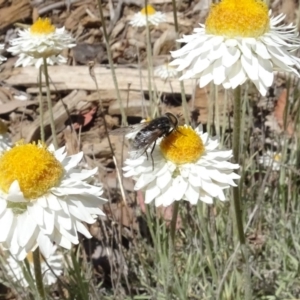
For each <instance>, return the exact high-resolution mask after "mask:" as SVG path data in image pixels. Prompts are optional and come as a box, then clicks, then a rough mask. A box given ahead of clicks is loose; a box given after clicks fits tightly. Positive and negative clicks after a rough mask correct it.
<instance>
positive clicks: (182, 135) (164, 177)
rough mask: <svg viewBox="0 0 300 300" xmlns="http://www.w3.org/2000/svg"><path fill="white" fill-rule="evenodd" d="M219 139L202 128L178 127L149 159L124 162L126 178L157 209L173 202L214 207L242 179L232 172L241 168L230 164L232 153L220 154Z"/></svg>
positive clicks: (142, 158)
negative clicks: (211, 204)
mask: <svg viewBox="0 0 300 300" xmlns="http://www.w3.org/2000/svg"><path fill="white" fill-rule="evenodd" d="M218 147H219V142H218V140H217V139H213V138H210V137H209V136H208V134H207V133H203V132H202V128H201V127H198V128H196V129H195V130H194V129H192V128H191V127H189V126H179V127H178V128H177V130H174V131H173V132H172V133H170V134H169V135H168V136H166V137H164V138H162V139H160V140H158V141H157V145H156V147H155V149H154V151H153V162H154V166H153V165H152V159H151V158H150V157H151V154H150V152H151V147H149V149H148V158H149V159H148V158H147V156H146V155H143V156H141V157H139V158H138V159H127V160H126V161H125V165H126V166H125V167H124V168H123V170H124V176H125V177H133V179H134V180H136V184H135V187H134V189H135V190H143V191H145V203H150V202H152V201H153V200H155V205H156V206H160V205H163V206H168V205H170V204H172V203H173V202H174V201H179V200H187V201H189V202H190V203H191V204H196V203H197V202H198V201H199V200H200V201H203V202H205V203H213V198H218V199H220V200H221V201H224V200H225V199H226V198H225V195H224V189H227V188H229V187H230V186H236V184H235V182H234V179H239V178H240V176H239V175H237V174H235V173H234V172H233V170H235V169H238V168H239V165H237V164H232V163H230V162H228V160H229V159H230V158H231V157H232V151H231V150H227V151H224V150H219V149H218Z"/></svg>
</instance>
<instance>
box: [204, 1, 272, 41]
mask: <svg viewBox="0 0 300 300" xmlns="http://www.w3.org/2000/svg"><path fill="white" fill-rule="evenodd" d="M269 28H270V19H269V15H268V6H267V5H266V3H264V2H263V1H261V0H223V1H221V2H220V3H218V4H213V5H212V7H211V11H210V13H209V16H208V17H207V19H206V22H205V31H206V33H208V34H213V35H220V36H225V37H229V38H237V37H254V38H257V37H259V36H261V35H263V34H264V33H266V32H267V31H269Z"/></svg>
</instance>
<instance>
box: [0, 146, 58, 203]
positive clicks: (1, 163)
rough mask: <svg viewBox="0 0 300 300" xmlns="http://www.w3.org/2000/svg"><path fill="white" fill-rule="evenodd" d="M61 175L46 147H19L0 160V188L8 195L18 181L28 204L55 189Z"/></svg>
mask: <svg viewBox="0 0 300 300" xmlns="http://www.w3.org/2000/svg"><path fill="white" fill-rule="evenodd" d="M63 173H64V168H63V166H62V165H61V163H60V162H59V161H58V160H57V159H56V158H55V156H54V154H53V153H51V152H50V151H49V150H47V148H46V146H45V145H43V144H41V143H39V144H37V145H36V144H23V143H19V144H17V145H16V146H15V147H14V148H12V149H10V150H8V151H6V152H4V154H3V155H2V156H1V157H0V188H1V190H2V191H4V192H5V193H8V191H9V188H10V186H11V184H12V183H13V182H14V181H15V180H17V181H18V183H19V186H20V189H21V191H22V192H23V195H24V197H25V198H27V199H28V200H32V199H36V198H38V197H40V196H42V195H44V194H45V193H47V191H49V189H50V188H52V187H54V186H56V185H57V184H58V183H59V182H60V180H61V178H62V176H63Z"/></svg>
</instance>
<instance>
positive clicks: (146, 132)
mask: <svg viewBox="0 0 300 300" xmlns="http://www.w3.org/2000/svg"><path fill="white" fill-rule="evenodd" d="M177 126H178V119H177V117H176V116H175V115H173V114H172V113H169V112H168V113H166V114H164V115H163V116H161V117H158V118H156V119H154V120H151V121H148V122H144V123H140V124H136V125H131V126H126V127H122V128H118V129H115V130H113V131H111V132H110V134H112V135H126V134H128V133H131V132H134V131H136V135H135V136H134V138H133V140H132V142H131V145H130V146H131V151H130V152H129V154H130V157H131V159H137V158H139V157H140V156H142V155H143V154H144V153H146V154H147V152H146V151H147V149H148V148H149V147H150V146H151V145H152V144H153V146H152V150H151V154H152V152H153V150H154V147H155V144H156V140H157V139H158V138H160V137H162V136H167V135H169V134H170V133H171V132H172V131H173V130H176V128H177Z"/></svg>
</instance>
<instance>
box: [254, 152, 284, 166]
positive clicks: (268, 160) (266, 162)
mask: <svg viewBox="0 0 300 300" xmlns="http://www.w3.org/2000/svg"><path fill="white" fill-rule="evenodd" d="M258 161H259V163H260V164H261V165H263V166H264V167H265V168H269V167H270V166H271V168H272V170H273V171H279V170H280V168H281V166H282V155H281V153H279V152H273V151H270V150H268V151H267V152H265V153H264V154H263V155H262V156H260V157H259V160H258Z"/></svg>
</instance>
